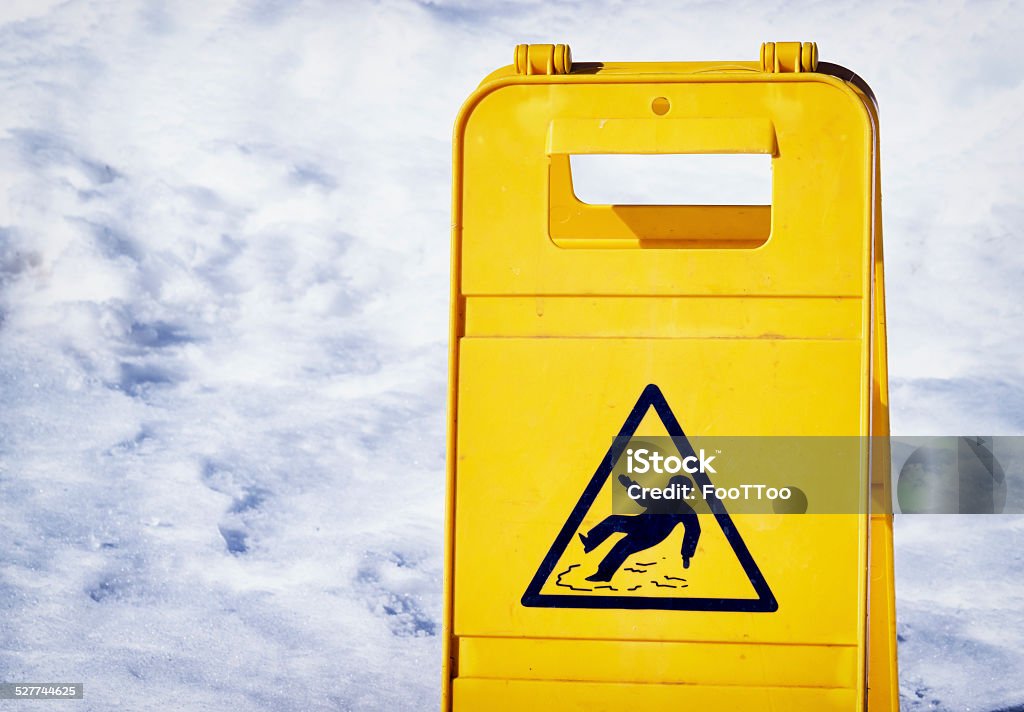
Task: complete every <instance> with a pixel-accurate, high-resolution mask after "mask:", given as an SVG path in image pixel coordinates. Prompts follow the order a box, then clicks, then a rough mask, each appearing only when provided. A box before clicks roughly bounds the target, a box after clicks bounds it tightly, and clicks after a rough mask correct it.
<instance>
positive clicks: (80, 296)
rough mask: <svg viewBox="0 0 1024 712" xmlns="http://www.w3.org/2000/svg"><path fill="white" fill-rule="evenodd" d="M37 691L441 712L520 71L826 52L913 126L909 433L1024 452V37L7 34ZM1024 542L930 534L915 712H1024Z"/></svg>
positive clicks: (266, 19)
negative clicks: (451, 459) (504, 100)
mask: <svg viewBox="0 0 1024 712" xmlns="http://www.w3.org/2000/svg"><path fill="white" fill-rule="evenodd" d="M0 20H2V22H3V24H2V25H0V47H2V48H3V52H2V53H0V89H2V92H0V96H2V97H3V101H2V103H0V195H2V196H3V200H2V201H0V313H2V322H0V389H2V390H0V392H2V394H3V402H4V408H3V410H2V411H0V448H2V457H0V607H2V608H3V616H2V620H0V679H4V680H11V681H14V680H28V681H83V682H85V686H86V687H85V700H84V701H83V703H82V704H81V705H80V708H81V709H89V710H92V709H95V710H105V709H112V708H118V707H119V708H123V709H131V710H148V709H153V710H157V709H160V710H163V709H168V708H172V709H189V710H223V709H231V708H237V709H245V710H372V709H403V710H405V709H409V710H413V709H434V708H436V706H437V699H438V689H439V683H440V671H439V663H440V640H439V632H440V618H441V599H440V597H441V580H440V577H441V571H442V552H441V542H442V516H443V515H442V510H443V501H444V496H443V462H444V399H445V388H446V385H445V381H446V357H447V354H446V347H447V346H446V337H447V299H448V291H447V280H448V228H449V220H450V218H449V176H450V167H449V165H450V131H451V125H452V122H453V119H454V116H455V113H456V111H457V108H458V106H459V104H460V103H461V101H462V99H463V98H464V97H465V96H466V95H467V94H468V93H469V91H471V89H472V88H473V86H475V84H476V83H477V82H478V81H479V79H480V78H482V77H483V76H484V75H485V74H486V73H487V72H489V71H490V70H491V69H493V68H495V67H497V66H500V65H503V64H507V63H508V62H509V60H510V57H511V51H512V47H513V46H514V45H515V44H516V43H517V42H528V41H547V40H556V41H568V42H570V43H571V45H572V47H573V52H574V55H575V56H576V57H577V58H578V59H579V60H591V59H632V60H645V59H659V58H679V59H705V58H728V57H735V58H749V59H753V58H755V57H756V56H757V48H758V46H759V43H760V42H761V41H763V40H767V39H814V40H817V41H818V42H819V44H820V46H821V49H822V57H823V58H824V59H826V60H828V61H834V62H838V63H840V64H844V65H847V66H850V67H852V68H854V69H856V70H857V71H858V73H860V74H861V75H862V76H864V77H865V78H866V79H867V80H868V81H869V82H870V83H871V84H872V86H873V88H874V90H875V92H876V94H877V95H878V97H879V100H880V103H881V111H882V114H881V116H882V127H883V128H882V130H883V171H884V178H883V180H884V183H883V189H884V191H885V211H886V241H887V278H888V287H889V294H888V299H889V316H890V357H891V362H892V378H893V389H892V400H893V413H894V430H895V431H896V432H898V433H902V434H908V435H919V434H948V433H964V434H975V433H978V434H984V435H987V434H1021V431H1022V430H1024V408H1022V405H1024V373H1022V371H1021V366H1020V364H1021V363H1022V362H1024V360H1022V356H1024V338H1021V337H1022V336H1024V333H1022V331H1024V320H1022V319H1021V318H1020V317H1021V315H1022V304H1024V299H1022V296H1024V295H1022V289H1024V286H1022V282H1021V280H1020V275H1021V273H1022V268H1024V252H1022V251H1021V250H1020V249H1019V244H1018V243H1019V233H1020V230H1021V227H1022V224H1024V201H1022V198H1021V196H1020V191H1019V188H1018V184H1019V180H1018V179H1019V176H1020V169H1021V161H1022V160H1024V154H1022V150H1024V122H1022V121H1021V107H1022V106H1024V87H1022V84H1021V80H1020V73H1019V71H1018V69H1017V68H1019V67H1020V66H1021V64H1022V60H1024V57H1022V56H1021V55H1022V54H1024V46H1022V45H1021V44H1020V43H1019V42H1018V41H1017V40H1018V38H1019V37H1020V33H1021V30H1022V29H1024V28H1022V25H1024V13H1022V12H1021V11H1020V9H1018V8H1015V7H1013V6H1012V5H1005V6H1001V5H989V4H977V5H975V4H972V3H934V4H931V5H929V6H927V7H922V6H919V5H911V4H901V3H884V2H875V3H861V4H857V5H856V6H854V5H852V4H851V5H850V6H848V7H839V6H837V5H835V4H834V3H823V2H819V3H807V4H802V5H801V4H794V3H790V4H788V5H786V6H785V7H782V6H771V5H765V4H763V3H761V4H757V3H742V4H737V5H736V6H731V7H729V8H725V7H719V6H717V5H716V4H713V3H705V4H692V5H689V6H687V5H682V4H675V3H655V2H643V1H640V2H633V3H620V2H615V1H614V0H603V1H601V2H591V3H585V4H584V3H574V2H570V3H539V2H537V3H532V2H524V3H518V4H511V3H505V2H497V1H494V0H492V1H490V2H468V1H467V2H458V1H455V2H447V1H438V2H412V1H402V2H400V1H398V0H381V1H380V2H374V3H370V2H366V3H356V2H347V1H346V2H327V1H326V0H324V1H322V2H316V1H314V0H310V1H309V2H298V1H296V2H287V1H285V0H247V1H237V2H200V1H198V0H194V1H192V2H179V3H172V4H165V3H153V2H148V1H146V0H96V1H93V2H85V1H84V0H65V1H60V0H47V1H46V2H43V1H40V0H33V1H32V2H26V1H24V0H21V1H18V2H14V1H13V0H12V1H11V2H7V3H4V5H3V7H2V8H0ZM1022 541H1024V523H1022V520H1021V518H1019V517H1010V516H1002V517H945V518H941V519H938V520H936V519H935V518H932V517H925V516H904V517H901V518H899V520H898V522H897V531H896V547H897V572H898V573H897V586H898V595H899V602H898V608H899V611H898V614H899V629H900V634H901V638H902V639H903V640H902V643H901V648H900V655H901V659H900V664H901V690H902V693H903V699H904V706H905V708H906V709H910V710H916V709H921V710H996V709H1001V708H1007V707H1011V706H1014V705H1022V704H1024V673H1022V672H1021V671H1022V670H1024V657H1022V655H1021V653H1020V651H1021V650H1024V645H1022V643H1024V641H1022V638H1024V630H1022V627H1024V626H1022V617H1021V615H1020V611H1021V610H1022V600H1021V599H1022V596H1024V594H1022V593H1021V592H1022V591H1024V562H1022V560H1021V554H1020V553H1019V552H1020V551H1021V548H1022V547H1021V543H1022Z"/></svg>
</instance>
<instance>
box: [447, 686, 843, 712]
mask: <svg viewBox="0 0 1024 712" xmlns="http://www.w3.org/2000/svg"><path fill="white" fill-rule="evenodd" d="M454 692H455V694H454V701H455V708H456V709H460V710H480V711H481V712H484V711H486V712H505V711H507V712H522V710H538V709H557V710H564V711H565V712H621V711H622V710H671V709H682V710H736V711H739V710H779V711H780V712H781V711H782V710H786V711H789V710H813V712H849V711H850V710H853V709H857V696H856V694H855V693H854V691H853V690H832V689H817V688H813V687H811V688H808V687H760V688H757V687H754V688H751V687H712V686H706V685H638V684H623V683H611V684H609V683H596V682H569V681H554V680H543V681H541V680H486V679H479V678H466V679H459V680H456V681H455V691H454Z"/></svg>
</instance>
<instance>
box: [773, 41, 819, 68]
mask: <svg viewBox="0 0 1024 712" xmlns="http://www.w3.org/2000/svg"><path fill="white" fill-rule="evenodd" d="M817 68H818V44H817V43H816V42H765V43H763V44H762V45H761V71H762V72H768V73H770V74H777V73H780V72H813V71H814V70H815V69H817Z"/></svg>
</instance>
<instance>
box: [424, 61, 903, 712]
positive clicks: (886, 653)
mask: <svg viewBox="0 0 1024 712" xmlns="http://www.w3.org/2000/svg"><path fill="white" fill-rule="evenodd" d="M454 144H455V150H454V153H455V165H454V204H453V225H454V229H453V232H454V239H453V245H454V252H453V269H452V275H453V278H452V281H453V295H452V305H453V306H452V335H451V349H452V350H451V390H450V408H449V418H450V419H449V442H448V449H449V465H448V478H449V479H448V488H449V489H448V491H449V501H448V521H447V570H446V611H445V616H446V618H445V627H444V645H445V656H444V692H443V708H444V709H455V710H522V709H560V710H563V709H569V710H581V711H582V710H587V711H590V710H648V709H650V710H654V709H659V708H662V707H666V708H667V707H669V706H678V707H681V708H684V709H695V710H746V709H757V710H765V709H769V710H862V709H864V710H872V711H873V710H893V709H896V707H897V699H896V677H895V674H896V668H895V639H894V614H893V583H892V548H891V546H892V545H891V518H890V517H889V516H888V515H886V514H884V513H871V511H872V508H871V503H872V502H875V503H878V502H884V501H885V499H886V497H887V496H888V473H887V465H885V464H878V465H874V464H873V463H876V462H877V463H885V462H886V458H885V454H884V453H882V452H879V448H877V447H874V446H872V445H871V439H870V438H867V437H864V436H869V435H886V434H887V433H888V406H887V398H886V375H885V332H884V306H883V294H882V272H881V266H882V256H881V234H880V233H881V231H880V212H879V209H880V205H879V194H880V189H879V185H878V126H877V113H876V109H875V105H874V100H873V98H872V97H871V95H870V90H868V89H867V87H866V86H865V85H864V84H863V83H862V82H861V81H860V80H859V78H858V77H856V75H854V74H853V73H852V72H849V71H848V70H844V69H842V68H841V67H838V66H836V65H826V64H824V63H822V64H819V63H818V60H817V50H816V47H815V46H814V45H813V44H810V43H804V44H800V43H768V44H765V45H764V46H763V48H762V52H761V59H760V61H756V62H700V63H634V64H614V63H589V64H576V65H574V64H573V63H572V61H571V59H570V55H569V50H568V48H567V47H565V46H564V45H557V46H554V45H530V46H526V45H522V46H520V47H518V48H517V49H516V52H515V63H514V64H513V65H512V66H509V67H505V68H503V69H500V70H498V71H497V72H495V73H493V74H492V75H490V76H489V77H488V78H487V79H485V81H484V82H483V83H482V84H481V86H480V88H479V89H478V90H477V91H476V92H475V93H474V94H473V95H472V96H471V97H470V99H469V100H468V101H467V102H466V104H465V106H464V107H463V110H462V112H461V113H460V115H459V118H458V121H457V124H456V129H455V141H454ZM599 154H600V155H608V154H638V155H655V154H676V155H681V154H757V155H762V156H767V157H770V158H769V159H768V160H770V162H771V178H770V181H771V203H770V205H615V204H596V203H588V202H584V201H583V200H581V199H580V198H579V197H578V196H577V191H576V190H574V182H573V168H574V165H575V164H574V161H573V157H574V156H587V155H599ZM612 178H613V179H614V176H613V177H612ZM731 436H743V437H747V438H750V437H755V438H769V439H770V438H774V437H795V436H799V437H804V438H811V439H815V438H817V439H819V440H823V441H824V440H827V439H828V438H829V437H840V436H841V437H846V438H847V439H848V440H852V441H854V442H855V443H860V445H858V446H857V447H859V448H860V450H858V453H859V454H858V455H857V456H856V457H854V458H853V463H854V464H853V466H852V467H850V468H846V469H843V468H837V469H829V468H824V469H822V470H821V471H815V473H814V476H815V477H817V478H818V479H820V480H829V479H831V480H833V481H835V482H837V483H840V484H843V485H848V486H849V487H848V489H849V488H852V492H853V498H854V499H855V500H857V502H858V505H857V506H854V507H852V508H849V509H848V510H831V511H828V512H819V511H818V510H815V508H814V506H813V505H814V504H815V499H814V497H813V496H811V497H809V499H811V500H812V502H811V505H812V506H811V507H810V508H809V509H808V508H806V507H805V508H804V509H802V510H797V511H805V513H803V514H799V513H794V511H792V510H786V509H785V508H782V509H772V510H770V511H762V510H757V509H750V508H749V507H745V506H744V505H743V504H742V503H741V502H740V501H738V500H737V499H736V498H735V497H734V496H733V494H732V492H733V490H736V491H737V492H738V491H739V490H740V489H744V491H745V488H747V487H749V486H752V485H742V486H740V485H736V482H735V481H727V478H728V477H729V476H730V474H735V470H736V465H735V463H736V461H737V459H738V457H739V456H738V455H737V454H736V453H735V452H733V451H731V450H730V449H729V448H728V447H721V448H717V449H716V448H715V447H714V446H713V445H711V444H710V443H711V442H712V441H713V439H714V438H717V437H731ZM730 458H731V461H730ZM849 461H850V458H845V459H844V460H843V462H844V463H846V462H849ZM784 464H785V463H784ZM775 465H776V467H775V469H776V470H778V469H779V468H778V467H777V465H778V463H777V462H776V463H775ZM740 469H742V468H740ZM760 469H762V468H761V467H760V465H758V466H755V467H748V468H747V469H746V470H744V472H747V473H748V474H750V477H751V478H752V480H756V479H757V474H756V471H760ZM763 469H765V470H766V471H767V470H771V469H772V467H769V466H768V464H765V465H764V468H763ZM805 469H806V468H805ZM782 470H783V471H785V467H783V468H782ZM782 483H783V484H784V483H785V482H784V481H783V482H782ZM767 484H768V485H771V484H772V483H771V482H768V483H767ZM775 484H776V485H779V484H780V483H779V482H776V483H775ZM734 485H735V486H734ZM756 486H757V487H759V488H761V489H759V490H757V491H758V492H759V493H767V495H768V496H780V497H781V495H780V494H779V493H780V492H781V491H782V490H783V489H787V488H784V487H781V486H778V487H767V489H765V488H766V485H765V484H759V485H756ZM794 489H795V488H794ZM805 489H806V488H805ZM773 490H774V492H775V495H772V494H771V493H772V491H773ZM804 504H805V505H806V504H807V503H806V502H804ZM772 506H773V507H774V505H772ZM882 512H884V509H883V510H882Z"/></svg>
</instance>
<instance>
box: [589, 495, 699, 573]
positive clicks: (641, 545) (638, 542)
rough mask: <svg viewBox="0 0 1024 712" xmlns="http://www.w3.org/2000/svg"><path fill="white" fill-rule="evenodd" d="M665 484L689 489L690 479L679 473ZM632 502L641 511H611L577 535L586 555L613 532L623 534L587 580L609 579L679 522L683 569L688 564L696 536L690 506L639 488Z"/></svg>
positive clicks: (695, 525)
mask: <svg viewBox="0 0 1024 712" xmlns="http://www.w3.org/2000/svg"><path fill="white" fill-rule="evenodd" d="M619 482H620V483H621V484H622V486H623V487H626V488H627V489H628V488H630V487H632V486H633V485H636V484H637V483H636V482H634V481H633V480H631V479H630V478H629V477H627V476H626V475H619ZM668 484H669V486H670V487H671V486H673V485H675V486H678V488H680V489H682V488H685V489H683V491H689V492H692V491H693V482H692V481H690V478H689V477H685V476H683V475H676V476H675V477H673V478H672V479H670V480H669V482H668ZM637 486H638V487H639V485H637ZM634 501H635V502H636V503H637V504H639V505H640V506H641V507H643V508H644V511H643V512H641V513H640V514H612V515H611V516H608V517H605V519H604V520H603V521H601V523H600V524H598V525H597V526H595V527H594V528H593V529H591V530H590V531H589V532H587V533H586V534H582V533H581V534H580V535H579V537H580V541H581V542H583V550H584V551H585V552H586V553H588V554H589V553H590V552H591V551H593V550H594V549H596V548H597V547H599V546H600V545H601V544H603V543H604V542H605V541H606V540H607V539H608V537H610V536H612V535H613V534H625V536H624V537H622V538H621V539H619V540H618V541H617V542H615V545H614V546H613V547H612V548H611V551H609V552H608V553H607V554H606V555H605V557H604V558H603V559H601V563H600V564H598V566H597V572H596V573H594V574H592V575H590V576H587V580H588V581H611V580H612V576H614V575H615V572H616V571H618V570H619V567H620V566H622V564H623V563H625V561H626V559H628V558H629V557H630V556H632V555H633V554H636V553H638V552H641V551H644V550H645V549H650V548H651V547H652V546H657V545H658V544H660V543H661V542H663V541H665V539H666V538H667V537H668V535H669V534H671V533H672V530H673V529H675V528H676V525H678V524H682V525H683V545H682V548H681V550H680V554H681V556H682V557H683V568H684V569H686V568H689V567H690V559H691V558H692V557H693V553H694V552H695V551H696V550H697V540H698V539H700V522H699V520H698V517H697V513H696V512H694V511H693V508H692V507H690V505H689V504H687V503H686V502H685V501H683V500H682V499H655V498H653V497H651V496H650V494H649V490H648V491H643V488H641V496H640V497H638V498H635V499H634Z"/></svg>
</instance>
